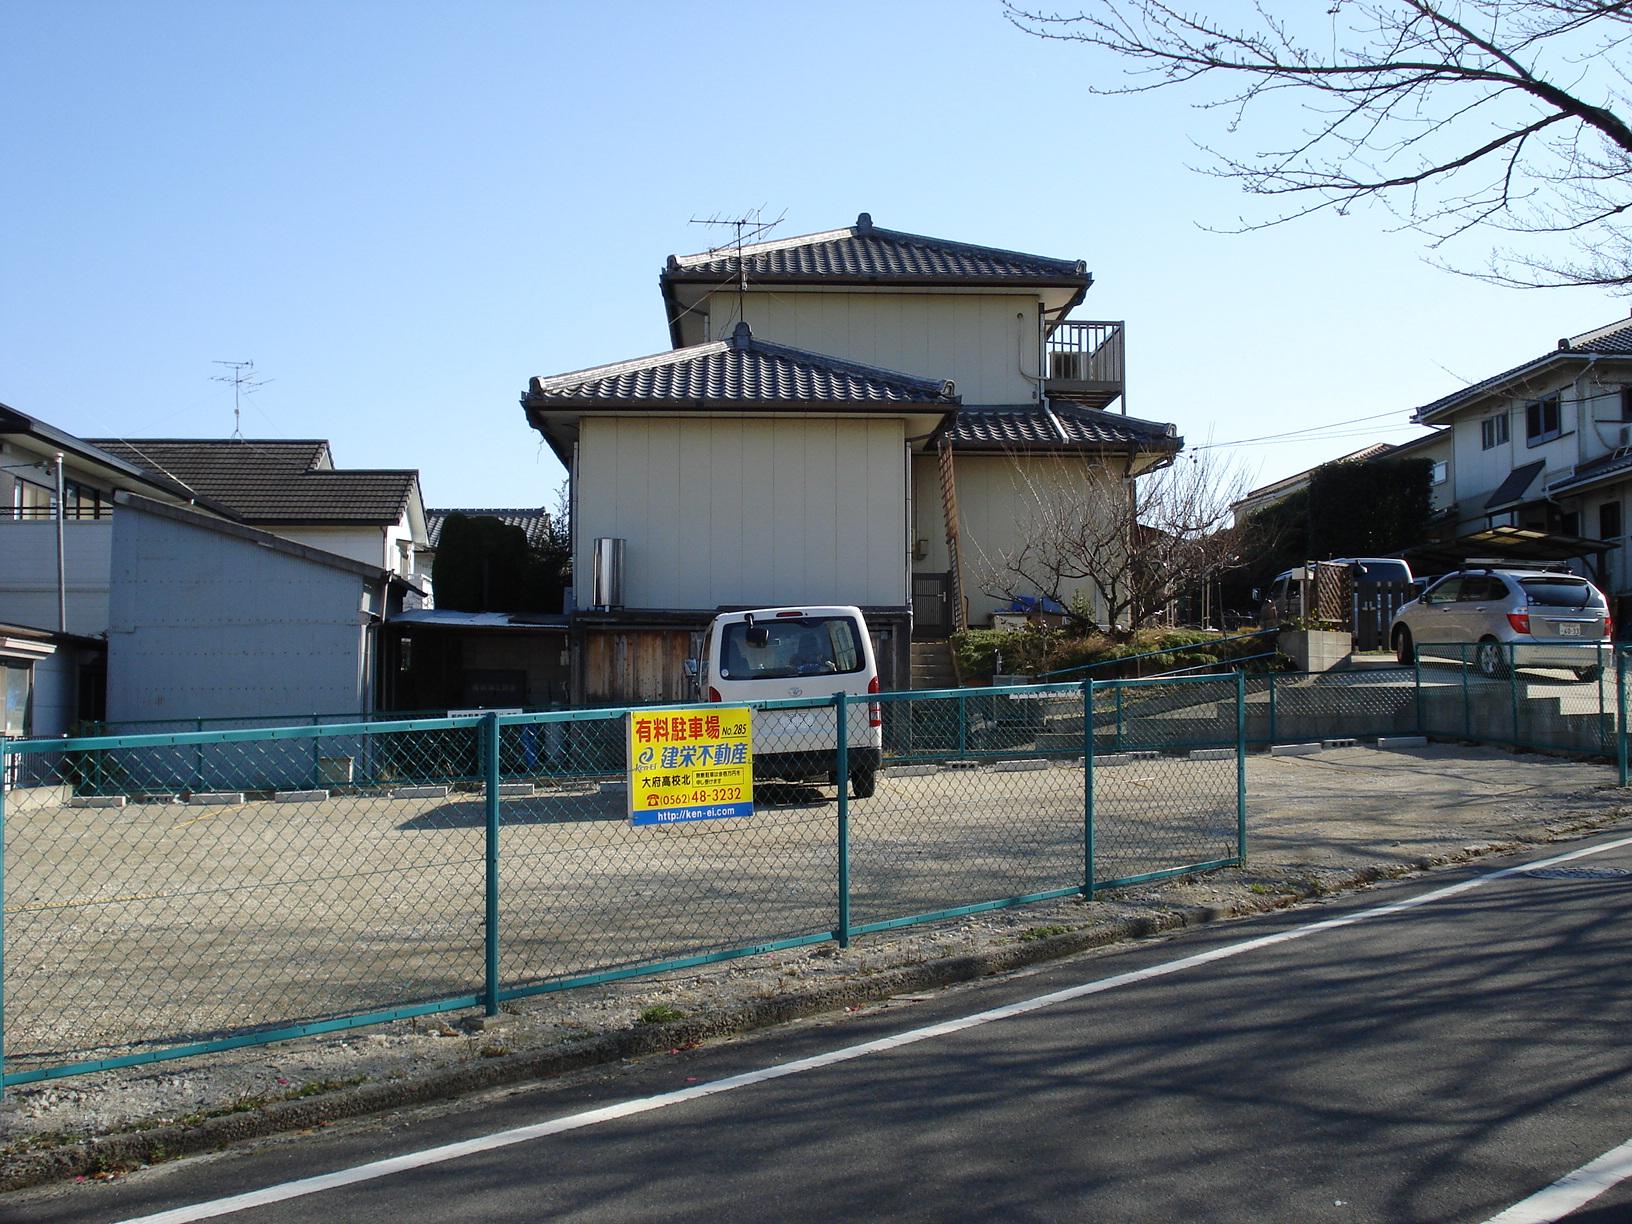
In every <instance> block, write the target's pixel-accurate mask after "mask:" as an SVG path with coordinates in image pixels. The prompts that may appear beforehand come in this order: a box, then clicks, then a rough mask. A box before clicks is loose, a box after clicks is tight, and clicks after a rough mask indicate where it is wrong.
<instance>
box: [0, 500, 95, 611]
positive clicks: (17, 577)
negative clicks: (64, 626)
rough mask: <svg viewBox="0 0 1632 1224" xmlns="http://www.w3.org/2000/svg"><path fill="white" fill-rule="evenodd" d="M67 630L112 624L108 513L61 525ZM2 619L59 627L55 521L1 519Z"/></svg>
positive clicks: (0, 601) (0, 591)
mask: <svg viewBox="0 0 1632 1224" xmlns="http://www.w3.org/2000/svg"><path fill="white" fill-rule="evenodd" d="M62 527H63V540H62V542H63V563H64V571H65V574H66V578H67V589H68V600H67V602H68V632H69V633H78V634H81V635H83V636H85V637H95V636H97V635H99V634H101V633H103V632H105V631H106V630H107V627H108V574H109V568H110V558H111V555H112V549H113V523H112V521H111V520H109V519H90V520H82V521H75V520H69V521H68V522H65V523H64V524H63V525H62ZM0 621H4V622H6V623H8V624H13V625H28V626H31V627H33V628H36V629H51V630H55V629H56V628H57V525H56V523H55V522H51V521H46V522H36V521H27V522H19V521H16V520H14V519H0Z"/></svg>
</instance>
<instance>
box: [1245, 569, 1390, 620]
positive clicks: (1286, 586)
mask: <svg viewBox="0 0 1632 1224" xmlns="http://www.w3.org/2000/svg"><path fill="white" fill-rule="evenodd" d="M1324 564H1327V565H1347V566H1350V567H1352V568H1353V570H1354V579H1355V588H1356V591H1357V592H1358V593H1359V594H1360V596H1361V598H1362V600H1365V599H1366V588H1367V587H1368V586H1370V587H1375V586H1377V585H1379V584H1381V583H1385V582H1402V583H1408V582H1411V581H1412V577H1411V566H1410V565H1409V564H1408V563H1406V562H1405V561H1402V560H1401V559H1400V558H1399V557H1333V558H1332V559H1331V560H1330V561H1328V562H1325V563H1324ZM1303 572H1304V571H1303V570H1301V569H1295V570H1282V571H1281V572H1280V573H1279V574H1276V575H1275V577H1274V578H1273V579H1271V580H1270V583H1269V586H1268V587H1267V588H1266V589H1265V590H1264V591H1263V592H1262V599H1261V602H1260V603H1259V605H1258V623H1259V624H1260V625H1280V624H1284V623H1285V622H1287V621H1291V620H1296V619H1297V618H1299V617H1301V616H1303V615H1304V609H1303ZM1253 594H1254V595H1255V596H1257V595H1259V594H1260V593H1259V592H1257V591H1254V592H1253Z"/></svg>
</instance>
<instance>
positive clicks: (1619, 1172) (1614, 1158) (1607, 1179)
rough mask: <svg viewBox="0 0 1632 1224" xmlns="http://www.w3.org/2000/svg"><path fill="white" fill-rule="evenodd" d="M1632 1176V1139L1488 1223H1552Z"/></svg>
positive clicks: (1492, 1217)
mask: <svg viewBox="0 0 1632 1224" xmlns="http://www.w3.org/2000/svg"><path fill="white" fill-rule="evenodd" d="M1629 1177H1632V1140H1629V1141H1628V1142H1626V1143H1623V1144H1621V1146H1620V1147H1618V1148H1611V1149H1610V1150H1609V1151H1607V1152H1605V1153H1604V1154H1603V1155H1602V1156H1600V1157H1598V1159H1597V1160H1594V1161H1592V1162H1591V1163H1590V1164H1584V1165H1582V1166H1581V1167H1580V1168H1579V1169H1577V1170H1576V1171H1575V1172H1574V1173H1567V1174H1565V1175H1564V1176H1563V1177H1561V1178H1559V1179H1558V1180H1557V1181H1556V1182H1554V1183H1553V1184H1552V1185H1550V1186H1548V1187H1547V1188H1546V1189H1545V1190H1538V1191H1536V1193H1534V1194H1532V1195H1531V1196H1530V1197H1529V1198H1527V1199H1524V1200H1523V1201H1522V1202H1518V1203H1514V1204H1513V1206H1511V1207H1509V1208H1508V1209H1507V1210H1506V1211H1504V1212H1502V1213H1501V1214H1500V1215H1493V1216H1491V1217H1490V1219H1489V1220H1488V1221H1486V1224H1550V1221H1553V1220H1562V1219H1563V1218H1564V1217H1565V1216H1567V1215H1569V1214H1570V1212H1572V1211H1574V1210H1575V1209H1576V1208H1577V1207H1582V1206H1585V1205H1586V1204H1587V1203H1590V1202H1592V1200H1593V1199H1595V1198H1597V1197H1598V1196H1599V1195H1600V1194H1602V1193H1603V1192H1604V1191H1605V1190H1608V1189H1609V1188H1610V1187H1611V1186H1615V1185H1618V1184H1619V1183H1621V1182H1623V1181H1625V1180H1626V1179H1627V1178H1629Z"/></svg>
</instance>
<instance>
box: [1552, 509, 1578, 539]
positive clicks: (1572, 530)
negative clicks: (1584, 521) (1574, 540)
mask: <svg viewBox="0 0 1632 1224" xmlns="http://www.w3.org/2000/svg"><path fill="white" fill-rule="evenodd" d="M1558 530H1559V532H1560V533H1561V534H1563V535H1567V536H1578V535H1580V534H1581V514H1580V512H1579V511H1577V510H1566V511H1565V512H1564V513H1563V514H1561V515H1559V516H1558Z"/></svg>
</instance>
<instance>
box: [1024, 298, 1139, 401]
mask: <svg viewBox="0 0 1632 1224" xmlns="http://www.w3.org/2000/svg"><path fill="white" fill-rule="evenodd" d="M1122 334H1123V324H1122V322H1121V321H1116V322H1098V323H1093V322H1084V323H1061V324H1060V325H1059V326H1058V327H1056V328H1055V329H1054V330H1053V331H1052V332H1050V333H1049V335H1048V340H1047V341H1046V344H1045V350H1044V351H1045V356H1046V358H1047V361H1048V375H1047V377H1046V378H1045V379H1044V380H1043V391H1044V392H1045V393H1046V394H1047V395H1048V397H1049V398H1050V399H1058V400H1069V401H1070V402H1071V403H1075V404H1085V405H1087V406H1088V407H1090V408H1106V407H1109V406H1110V405H1111V404H1113V403H1115V402H1116V401H1117V400H1118V399H1121V398H1122V395H1123V391H1124V370H1123V350H1122ZM1127 410H1128V408H1127V404H1126V403H1125V402H1124V403H1123V405H1122V411H1123V412H1127Z"/></svg>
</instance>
